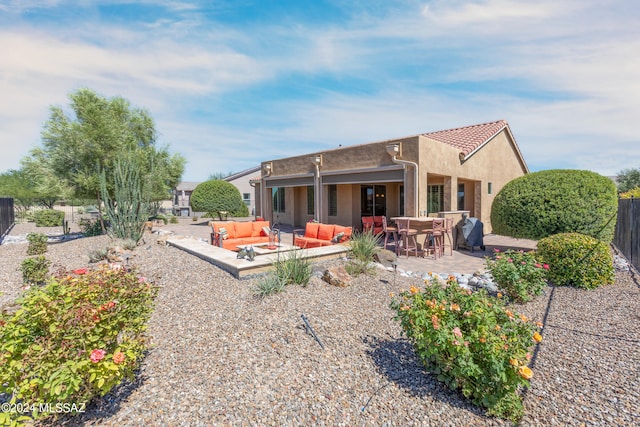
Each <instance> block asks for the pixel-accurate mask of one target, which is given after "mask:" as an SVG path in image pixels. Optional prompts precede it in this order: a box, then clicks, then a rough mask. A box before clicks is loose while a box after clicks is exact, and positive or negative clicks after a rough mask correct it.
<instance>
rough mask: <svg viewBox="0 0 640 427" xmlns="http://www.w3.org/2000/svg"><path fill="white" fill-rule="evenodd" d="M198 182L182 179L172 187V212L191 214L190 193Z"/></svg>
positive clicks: (183, 214)
mask: <svg viewBox="0 0 640 427" xmlns="http://www.w3.org/2000/svg"><path fill="white" fill-rule="evenodd" d="M198 184H200V183H199V182H191V181H183V182H181V183H180V184H178V185H177V186H176V188H174V189H173V214H174V215H176V216H191V214H192V212H191V204H190V199H191V193H193V190H194V189H195V188H196V187H197V186H198Z"/></svg>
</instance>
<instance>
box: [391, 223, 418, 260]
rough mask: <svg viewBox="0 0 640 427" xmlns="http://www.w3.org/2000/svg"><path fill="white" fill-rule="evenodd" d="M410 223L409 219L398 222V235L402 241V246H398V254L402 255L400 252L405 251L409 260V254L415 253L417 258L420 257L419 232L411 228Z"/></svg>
mask: <svg viewBox="0 0 640 427" xmlns="http://www.w3.org/2000/svg"><path fill="white" fill-rule="evenodd" d="M409 222H410V220H409V219H398V220H396V225H397V226H398V235H399V236H400V239H401V241H402V246H400V245H398V246H396V254H397V255H400V251H404V252H405V255H406V257H407V258H409V252H413V254H414V255H415V256H416V257H417V256H418V241H417V240H416V236H417V235H418V230H416V229H414V228H410V224H409Z"/></svg>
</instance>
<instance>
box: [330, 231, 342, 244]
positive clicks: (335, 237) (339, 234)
mask: <svg viewBox="0 0 640 427" xmlns="http://www.w3.org/2000/svg"><path fill="white" fill-rule="evenodd" d="M342 236H344V233H343V232H342V231H341V232H339V233H338V234H336V235H335V236H333V239H331V243H338V242H340V239H342Z"/></svg>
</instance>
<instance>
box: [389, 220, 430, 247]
mask: <svg viewBox="0 0 640 427" xmlns="http://www.w3.org/2000/svg"><path fill="white" fill-rule="evenodd" d="M407 219H408V220H409V228H413V229H415V230H417V231H418V235H417V236H416V240H417V242H418V247H419V248H420V250H422V246H423V243H424V239H425V236H426V235H427V232H428V231H429V230H431V229H432V228H433V220H434V219H436V218H434V217H431V216H394V217H391V221H394V222H396V223H397V222H398V220H407Z"/></svg>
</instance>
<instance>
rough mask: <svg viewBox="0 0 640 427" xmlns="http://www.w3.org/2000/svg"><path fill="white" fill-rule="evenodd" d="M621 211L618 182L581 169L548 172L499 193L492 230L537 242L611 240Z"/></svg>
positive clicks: (524, 178)
mask: <svg viewBox="0 0 640 427" xmlns="http://www.w3.org/2000/svg"><path fill="white" fill-rule="evenodd" d="M617 211H618V195H617V190H616V186H615V184H614V182H613V181H612V180H611V179H609V178H607V177H605V176H602V175H599V174H597V173H595V172H590V171H580V170H548V171H541V172H535V173H531V174H528V175H524V176H522V177H520V178H516V179H514V180H513V181H511V182H509V183H507V185H505V186H504V187H503V188H502V189H501V190H500V192H499V193H498V194H497V195H496V197H495V199H494V201H493V205H492V207H491V225H492V227H493V232H494V233H496V234H500V235H503V236H511V237H517V238H525V239H533V240H539V239H543V238H545V237H548V236H551V235H554V234H558V233H569V232H576V233H582V234H586V235H588V236H592V237H595V238H597V239H600V240H603V241H605V242H607V243H609V242H611V241H612V239H613V233H614V230H615V225H616V213H617Z"/></svg>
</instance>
